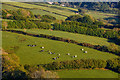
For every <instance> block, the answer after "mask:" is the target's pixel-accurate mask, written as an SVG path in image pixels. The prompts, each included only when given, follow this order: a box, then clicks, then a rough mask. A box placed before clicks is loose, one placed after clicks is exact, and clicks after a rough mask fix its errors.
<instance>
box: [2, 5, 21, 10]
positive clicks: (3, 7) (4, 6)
mask: <svg viewBox="0 0 120 80" xmlns="http://www.w3.org/2000/svg"><path fill="white" fill-rule="evenodd" d="M2 9H10V10H12V9H19V8H17V7H14V6H9V5H6V4H2Z"/></svg>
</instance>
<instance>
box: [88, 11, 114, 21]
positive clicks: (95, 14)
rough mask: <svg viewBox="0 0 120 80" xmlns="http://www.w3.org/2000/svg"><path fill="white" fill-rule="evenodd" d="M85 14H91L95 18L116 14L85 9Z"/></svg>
mask: <svg viewBox="0 0 120 80" xmlns="http://www.w3.org/2000/svg"><path fill="white" fill-rule="evenodd" d="M86 14H88V15H91V16H92V17H94V18H95V19H103V18H108V17H114V16H116V14H110V13H103V12H98V11H91V10H89V11H87V12H86Z"/></svg>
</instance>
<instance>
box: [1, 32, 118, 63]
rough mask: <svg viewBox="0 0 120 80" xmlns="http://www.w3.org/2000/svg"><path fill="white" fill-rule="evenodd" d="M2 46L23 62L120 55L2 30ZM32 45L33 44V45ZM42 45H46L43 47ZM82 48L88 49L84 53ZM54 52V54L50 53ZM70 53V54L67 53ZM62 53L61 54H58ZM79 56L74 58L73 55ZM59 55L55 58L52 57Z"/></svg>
mask: <svg viewBox="0 0 120 80" xmlns="http://www.w3.org/2000/svg"><path fill="white" fill-rule="evenodd" d="M2 40H3V41H2V46H3V49H5V50H6V52H8V53H15V54H16V55H17V56H19V57H20V62H21V64H46V63H51V62H53V61H66V60H74V59H90V58H92V59H102V60H107V59H111V58H117V57H118V56H116V55H114V54H111V53H107V52H101V51H98V50H95V49H91V48H87V47H83V46H79V45H76V44H72V43H66V42H61V41H55V40H49V39H46V38H40V37H33V36H28V35H23V34H18V33H12V32H5V31H3V32H2ZM31 45H32V46H31ZM41 47H44V48H43V49H42V48H41ZM81 49H84V50H85V51H87V53H84V51H82V50H81ZM50 52H52V54H50ZM68 53H70V55H67V54H68ZM58 54H60V55H58ZM75 55H77V57H75V58H73V56H75ZM55 57H59V58H58V59H56V60H54V59H52V58H55Z"/></svg>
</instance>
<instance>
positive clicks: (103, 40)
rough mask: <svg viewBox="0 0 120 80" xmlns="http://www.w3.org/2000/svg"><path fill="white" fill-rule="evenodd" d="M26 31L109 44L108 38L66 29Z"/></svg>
mask: <svg viewBox="0 0 120 80" xmlns="http://www.w3.org/2000/svg"><path fill="white" fill-rule="evenodd" d="M15 30H21V31H24V30H23V29H15ZM26 32H28V33H33V34H47V35H54V36H56V37H62V38H69V39H72V40H76V41H78V42H85V43H90V44H93V45H106V46H109V44H110V43H109V42H108V39H106V38H100V37H95V36H88V35H84V34H77V33H76V34H75V33H70V32H64V31H55V30H54V31H50V30H44V29H27V30H26Z"/></svg>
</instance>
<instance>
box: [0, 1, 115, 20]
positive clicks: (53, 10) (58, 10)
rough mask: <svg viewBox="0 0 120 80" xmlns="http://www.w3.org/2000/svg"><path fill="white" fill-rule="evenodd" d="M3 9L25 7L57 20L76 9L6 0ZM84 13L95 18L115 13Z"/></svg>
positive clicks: (112, 15)
mask: <svg viewBox="0 0 120 80" xmlns="http://www.w3.org/2000/svg"><path fill="white" fill-rule="evenodd" d="M2 7H3V9H18V8H23V9H24V8H25V9H29V10H31V11H32V12H33V13H34V14H40V15H48V14H49V15H51V16H54V17H56V18H57V19H59V20H65V19H66V18H67V17H68V16H70V15H75V12H77V11H78V10H77V9H75V8H69V7H62V6H57V5H49V4H43V3H41V4H39V5H37V4H36V5H35V4H28V3H20V2H7V3H4V4H3V5H2ZM85 11H86V14H88V15H90V16H92V17H94V18H95V19H103V20H105V18H108V19H109V18H110V17H114V16H116V15H115V14H108V13H102V12H97V11H90V10H89V11H88V10H85Z"/></svg>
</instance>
